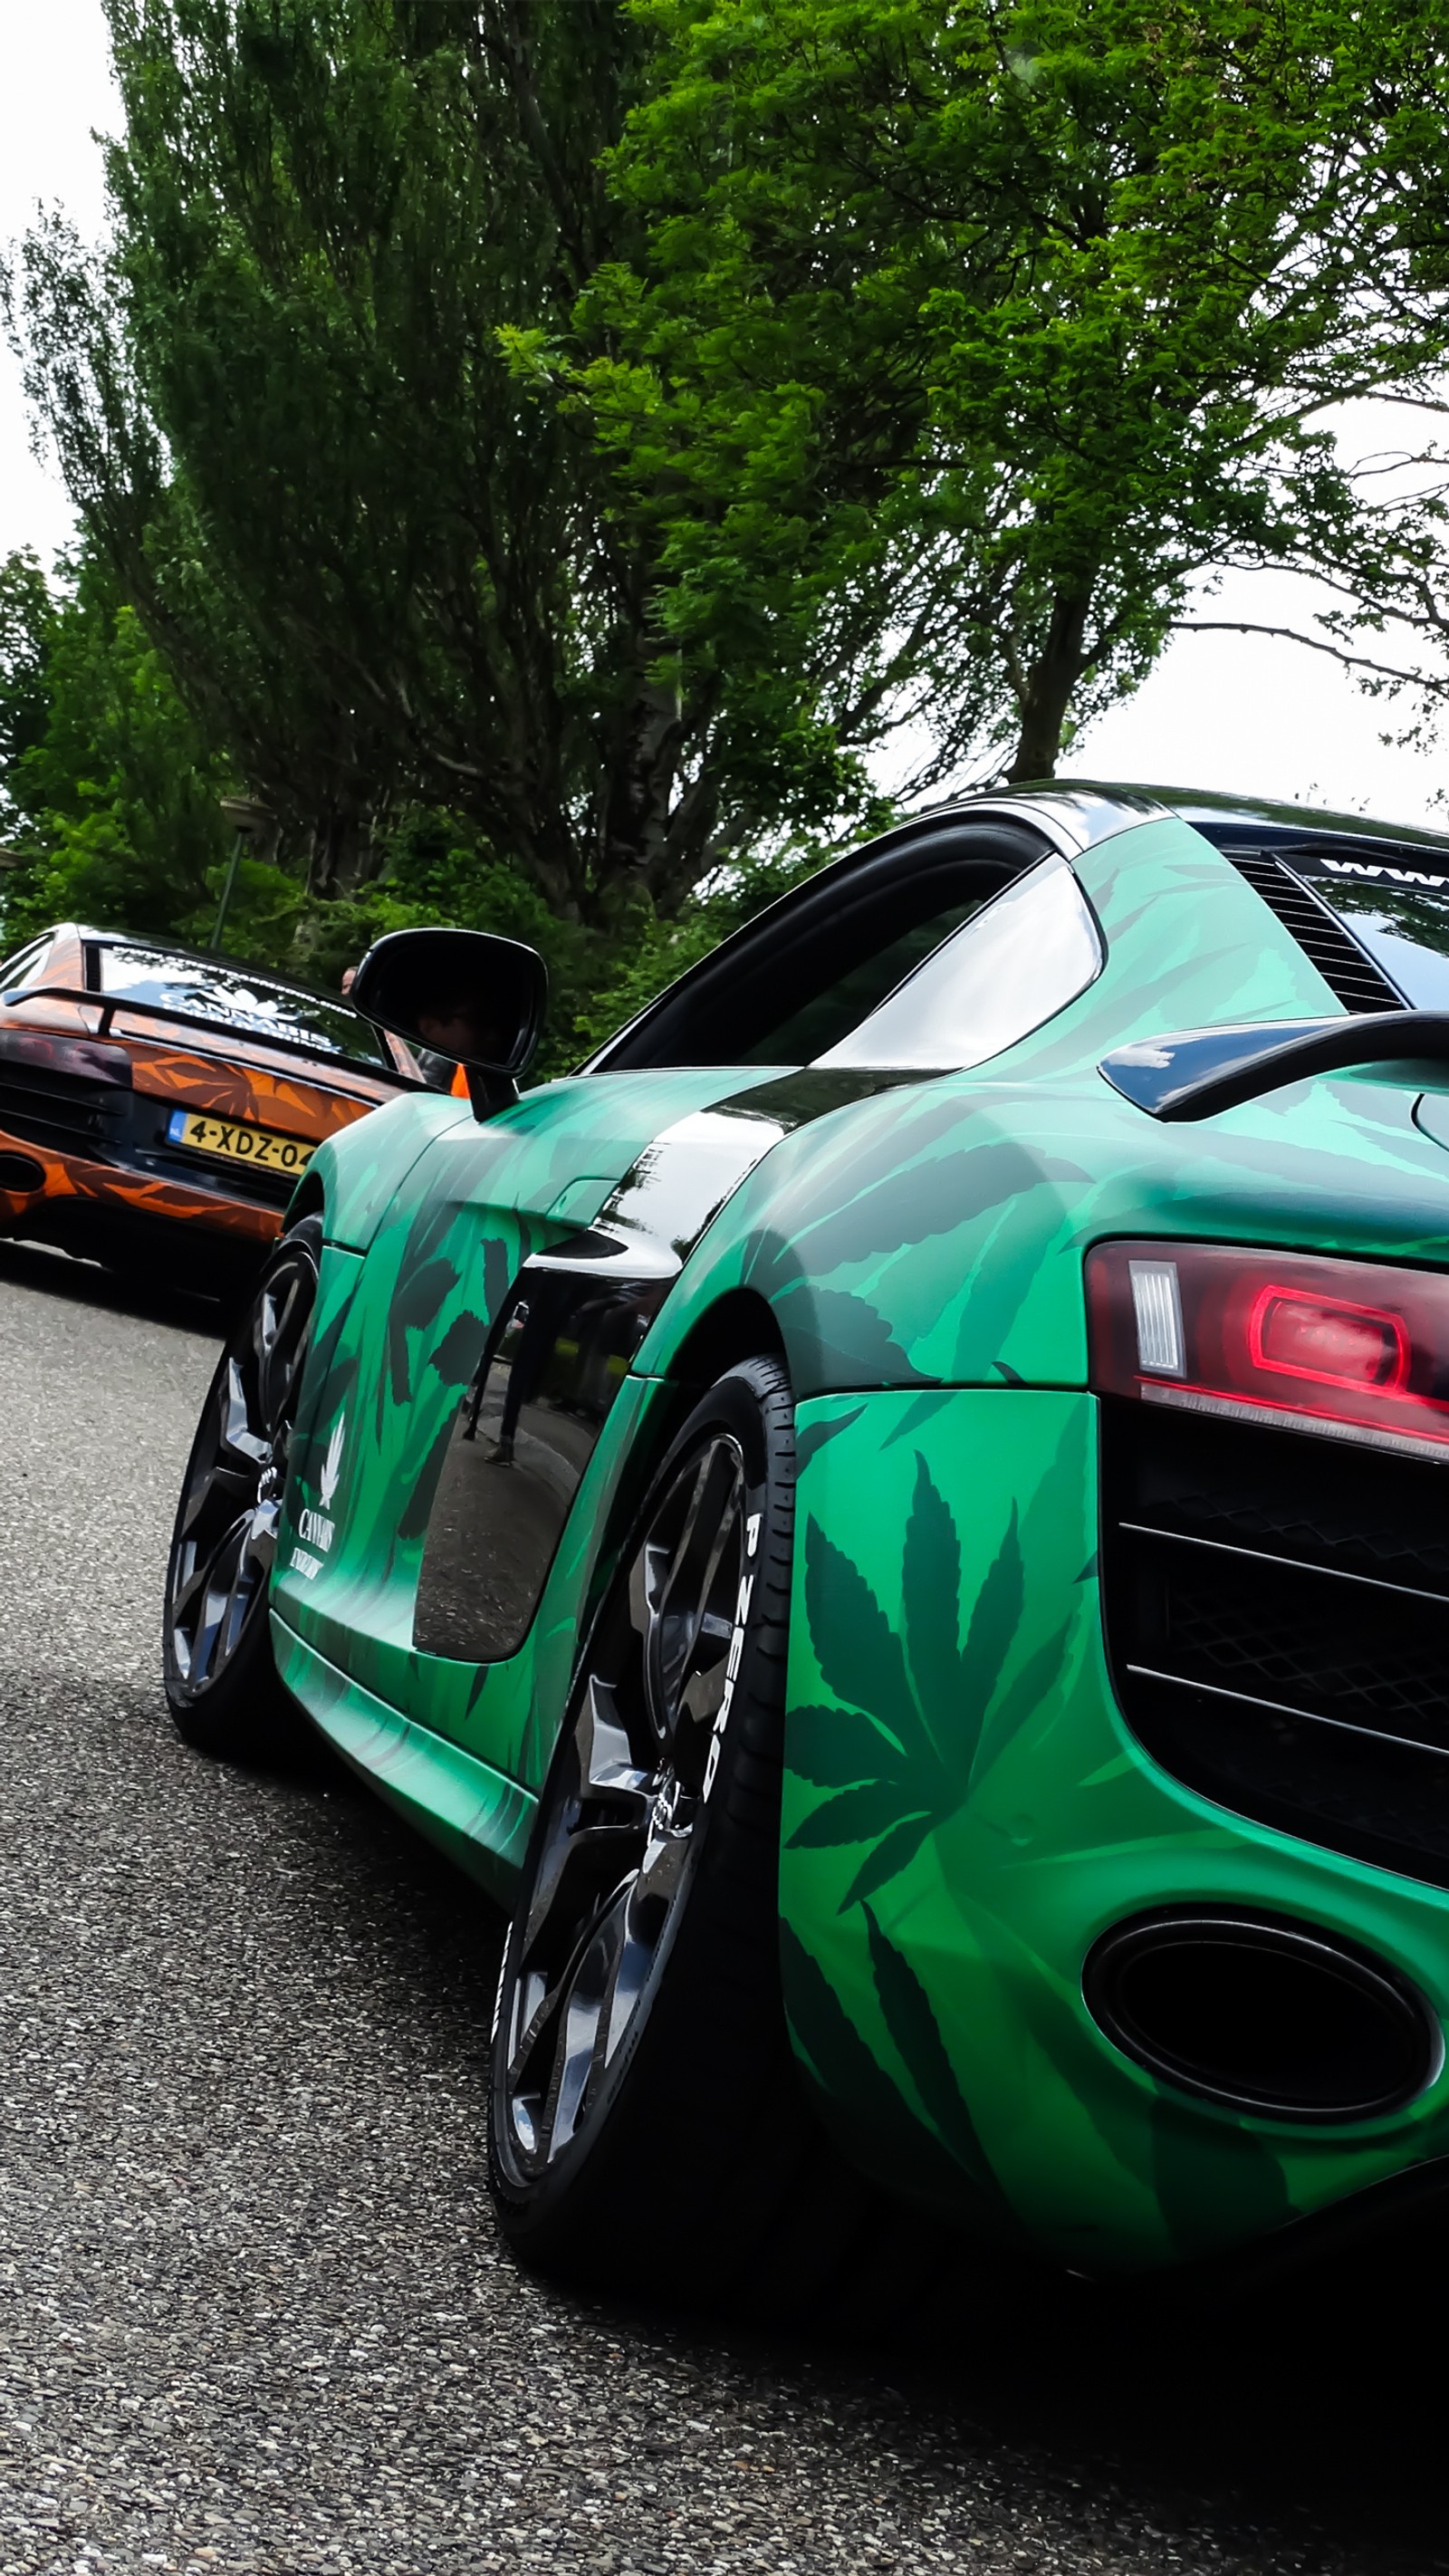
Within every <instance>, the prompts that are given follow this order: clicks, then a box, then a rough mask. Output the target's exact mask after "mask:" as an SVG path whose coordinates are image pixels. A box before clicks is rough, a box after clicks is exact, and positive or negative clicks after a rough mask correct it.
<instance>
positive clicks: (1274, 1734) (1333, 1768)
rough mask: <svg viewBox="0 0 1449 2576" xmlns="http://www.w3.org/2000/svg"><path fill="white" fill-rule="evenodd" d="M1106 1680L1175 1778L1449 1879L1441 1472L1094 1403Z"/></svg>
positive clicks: (1447, 1552)
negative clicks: (1109, 1672) (1098, 1417)
mask: <svg viewBox="0 0 1449 2576" xmlns="http://www.w3.org/2000/svg"><path fill="white" fill-rule="evenodd" d="M1102 1465H1103V1516H1104V1530H1103V1540H1104V1548H1103V1603H1104V1610H1105V1615H1106V1625H1107V1642H1108V1649H1109V1653H1110V1655H1111V1659H1112V1669H1113V1679H1114V1684H1115V1687H1116V1691H1117V1695H1118V1698H1119V1701H1120V1703H1121V1706H1122V1709H1123V1712H1124V1714H1125V1716H1126V1717H1127V1720H1128V1722H1129V1724H1130V1725H1131V1726H1132V1728H1133V1729H1134V1731H1135V1733H1136V1734H1137V1735H1138V1736H1139V1737H1140V1738H1141V1740H1142V1742H1143V1743H1144V1744H1145V1745H1146V1746H1147V1748H1148V1750H1149V1751H1150V1752H1151V1753H1152V1754H1153V1755H1154V1756H1155V1758H1156V1759H1157V1760H1158V1761H1159V1762H1161V1763H1162V1764H1163V1766H1164V1768H1165V1769H1167V1770H1169V1771H1171V1772H1173V1773H1174V1774H1175V1775H1176V1777H1177V1778H1179V1779H1181V1780H1185V1781H1186V1782H1188V1784H1189V1785H1190V1786H1192V1787H1194V1788H1197V1789H1200V1790H1201V1791H1203V1793H1204V1794H1205V1795H1206V1796H1208V1797H1210V1798H1213V1799H1215V1800H1216V1801H1217V1802H1218V1803H1219V1804H1220V1805H1222V1806H1225V1807H1230V1808H1233V1809H1234V1810H1236V1811H1237V1812H1238V1813H1239V1814H1242V1815H1249V1816H1255V1817H1257V1818H1259V1819H1260V1820H1261V1821H1262V1822H1263V1823H1265V1824H1270V1825H1276V1826H1278V1827H1280V1828H1282V1829H1284V1830H1286V1831H1288V1832H1290V1833H1294V1834H1298V1835H1301V1836H1302V1837H1303V1838H1304V1839H1306V1840H1307V1841H1310V1842H1314V1843H1319V1844H1322V1845H1325V1846H1327V1847H1328V1848H1329V1849H1331V1850H1335V1851H1343V1852H1350V1853H1353V1854H1355V1855H1357V1856H1358V1857H1359V1858H1360V1859H1364V1860H1370V1861H1376V1862H1378V1863H1380V1864H1381V1865H1382V1866H1384V1867H1387V1868H1391V1869H1396V1870H1401V1871H1403V1872H1404V1873H1405V1874H1406V1875H1408V1876H1409V1877H1412V1878H1420V1879H1426V1880H1429V1881H1431V1882H1432V1883H1433V1884H1435V1885H1437V1886H1449V1466H1446V1465H1443V1464H1440V1463H1426V1464H1422V1465H1421V1464H1420V1463H1419V1462H1418V1461H1417V1460H1413V1459H1400V1458H1389V1457H1383V1456H1379V1455H1376V1454H1375V1453H1374V1452H1373V1451H1371V1450H1366V1449H1364V1450H1360V1449H1353V1448H1349V1447H1346V1446H1341V1445H1339V1444H1337V1443H1331V1442H1328V1441H1323V1440H1318V1439H1315V1438H1314V1437H1313V1436H1312V1435H1311V1434H1307V1433H1302V1432H1295V1431H1281V1430H1276V1429H1273V1430H1260V1429H1258V1428H1257V1427H1256V1426H1252V1425H1247V1424H1241V1423H1230V1422H1212V1421H1204V1420H1200V1419H1194V1418H1192V1417H1184V1416H1180V1415H1165V1414H1163V1413H1159V1412H1158V1410H1157V1409H1156V1408H1154V1407H1149V1406H1147V1405H1138V1404H1130V1403H1122V1402H1114V1401H1110V1400H1109V1401H1106V1402H1104V1404H1103V1406H1102Z"/></svg>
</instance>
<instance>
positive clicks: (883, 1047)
mask: <svg viewBox="0 0 1449 2576" xmlns="http://www.w3.org/2000/svg"><path fill="white" fill-rule="evenodd" d="M1102 963H1103V955H1102V943H1101V940H1100V938H1099V936H1098V932H1097V925H1096V923H1095V921H1094V920H1093V918H1092V914H1091V911H1090V909H1089V907H1088V904H1087V901H1086V898H1085V896H1084V895H1083V893H1082V890H1081V888H1080V886H1079V885H1078V883H1077V880H1076V878H1075V877H1074V875H1073V874H1072V871H1071V869H1070V868H1069V867H1068V866H1067V863H1066V861H1065V860H1064V859H1059V858H1048V859H1042V860H1041V861H1040V862H1039V863H1038V865H1037V866H1036V867H1034V868H1029V869H1028V870H1027V872H1026V874H1025V875H1024V876H1020V877H1018V878H1017V879H1016V881H1015V882H1014V883H1013V884H1012V885H1009V886H1007V887H1006V888H1005V889H1004V891H1003V892H1002V893H1000V894H998V895H996V896H995V897H994V899H993V900H992V901H991V902H990V903H987V904H983V905H981V906H980V907H979V908H978V909H976V910H975V911H974V912H973V913H972V915H971V918H970V919H969V920H968V921H967V922H966V923H965V924H964V926H963V927H962V928H960V929H958V930H956V932H955V933H954V935H953V936H952V937H950V938H948V939H947V940H945V942H944V943H943V944H942V945H940V946H938V947H936V948H935V950H934V953H933V954H932V955H930V956H928V957H927V958H926V959H925V961H924V963H923V964H921V965H919V966H917V967H916V969H915V971H914V972H913V973H908V974H907V975H906V977H905V979H904V981H902V982H899V983H897V984H896V986H895V988H894V989H893V990H892V991H891V992H889V993H888V994H887V995H886V997H885V998H884V1000H882V1001H881V1002H880V1004H879V1005H878V1006H877V1008H876V1009H874V1010H872V1011H870V1012H869V1013H868V1014H867V1016H866V1017H865V1018H864V1019H862V1020H861V1021H860V1022H859V1024H858V1026H857V1027H855V1028H853V1029H852V1030H851V1031H850V1033H849V1035H848V1036H845V1037H842V1038H841V1039H840V1040H838V1042H837V1043H836V1044H835V1045H833V1046H831V1047H829V1048H828V1049H827V1050H826V1052H825V1053H823V1054H818V1055H816V1056H814V1057H813V1058H812V1059H811V1060H812V1062H814V1063H815V1064H817V1065H869V1066H883V1067H892V1068H900V1069H902V1070H906V1071H912V1072H914V1071H920V1072H923V1073H946V1072H952V1071H955V1070H956V1069H957V1068H959V1067H961V1066H964V1065H971V1064H985V1063H986V1062H987V1061H988V1059H989V1058H990V1057H992V1056H994V1055H1000V1054H1001V1053H1002V1051H1003V1050H1004V1049H1005V1048H1006V1047H1009V1046H1014V1045H1015V1044H1016V1042H1017V1040H1018V1039H1019V1038H1024V1037H1027V1036H1029V1035H1030V1033H1031V1031H1032V1030H1033V1029H1038V1028H1040V1027H1041V1025H1042V1023H1043V1021H1045V1020H1049V1019H1052V1018H1054V1017H1055V1015H1056V1013H1057V1012H1058V1011H1060V1010H1064V1009H1065V1008H1066V1005H1067V1003H1068V1002H1073V1001H1075V1000H1076V997H1077V995H1078V994H1079V993H1082V992H1085V990H1086V988H1087V986H1088V985H1089V984H1090V983H1091V982H1092V981H1093V980H1094V978H1095V977H1096V976H1097V975H1099V974H1100V972H1101V969H1102Z"/></svg>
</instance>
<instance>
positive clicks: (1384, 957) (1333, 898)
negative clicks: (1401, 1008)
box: [1292, 852, 1449, 1011]
mask: <svg viewBox="0 0 1449 2576" xmlns="http://www.w3.org/2000/svg"><path fill="white" fill-rule="evenodd" d="M1292 865H1293V866H1294V867H1295V868H1297V869H1298V871H1299V873H1300V874H1301V875H1303V876H1305V877H1308V878H1310V879H1311V882H1312V885H1313V890H1314V893H1315V894H1318V895H1321V896H1322V898H1323V900H1324V902H1325V903H1327V904H1330V905H1331V906H1332V908H1333V910H1334V911H1335V912H1336V913H1337V914H1338V917H1339V919H1340V921H1341V922H1342V923H1343V925H1344V928H1345V929H1346V930H1351V931H1352V933H1353V935H1354V938H1355V939H1356V940H1357V941H1358V942H1359V945H1360V946H1361V947H1363V948H1366V949H1367V950H1368V953H1369V955H1370V956H1371V957H1372V959H1373V961H1374V964H1375V965H1376V966H1380V967H1382V969H1383V971H1384V973H1385V974H1386V975H1388V976H1390V977H1391V978H1392V979H1393V981H1394V983H1396V984H1397V985H1398V988H1399V990H1400V992H1401V993H1402V994H1403V996H1404V999H1405V1000H1406V1001H1408V1002H1412V1003H1413V1004H1414V1006H1415V1008H1416V1009H1418V1010H1424V1011H1446V1010H1449V878H1446V877H1442V876H1436V875H1433V874H1432V873H1431V872H1430V871H1429V870H1428V869H1426V868H1412V867H1400V866H1396V865H1391V864H1390V863H1389V862H1388V861H1387V860H1384V861H1376V860H1372V859H1331V858H1328V857H1324V858H1322V859H1319V860H1318V861H1317V863H1316V864H1314V865H1311V866H1310V865H1307V864H1305V862H1304V861H1303V859H1301V858H1300V857H1299V856H1298V854H1297V853H1296V852H1295V853H1294V854H1293V859H1292Z"/></svg>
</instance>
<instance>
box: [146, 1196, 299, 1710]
mask: <svg viewBox="0 0 1449 2576" xmlns="http://www.w3.org/2000/svg"><path fill="white" fill-rule="evenodd" d="M321 1244H322V1229H321V1224H320V1222H319V1220H318V1219H317V1218H316V1217H308V1218H305V1219H304V1220H303V1222H302V1224H300V1225H299V1226H297V1227H295V1228H294V1229H293V1231H292V1232H291V1233H290V1234H287V1235H284V1236H283V1237H282V1240H281V1242H280V1243H279V1244H278V1245H277V1247H276V1249H275V1251H274V1252H273V1253H272V1255H271V1257H270V1259H269V1261H268V1262H267V1265H266V1268H265V1270H264V1271H263V1273H262V1277H261V1279H260V1281H259V1282H258V1285H257V1287H256V1289H255V1290H254V1292H253V1295H252V1297H251V1299H250V1301H249V1303H248V1304H247V1306H246V1308H245V1311H244V1313H243V1315H242V1318H241V1321H240V1322H239V1324H238V1325H237V1327H236V1329H235V1331H234V1332H233V1333H232V1334H231V1336H230V1338H229V1339H228V1341H227V1345H226V1348H225V1350H224V1351H223V1353H222V1356H221V1361H220V1365H219V1366H218V1368H217V1372H216V1375H215V1377H214V1378H213V1379H212V1382H211V1386H210V1389H209V1391H208V1393H207V1397H206V1402H205V1404H204V1405H203V1407H202V1412H201V1420H200V1422H199V1423H198V1425H197V1430H196V1437H195V1439H194V1441H193V1442H192V1447H191V1456H190V1458H189V1460H188V1461H187V1467H186V1474H185V1477H184V1479H183V1482H182V1487H181V1501H180V1504H179V1506H178V1509H177V1514H176V1527H175V1530H174V1532H173V1534H172V1540H171V1559H170V1564H169V1567H168V1569H167V1577H166V1626H165V1683H166V1697H167V1700H168V1702H169V1704H170V1708H171V1714H172V1716H173V1717H174V1718H175V1720H176V1723H177V1726H178V1727H179V1728H180V1730H181V1733H182V1734H183V1735H184V1736H185V1737H186V1738H187V1741H188V1742H189V1743H191V1744H194V1745H196V1746H198V1747H199V1749H200V1750H202V1751H203V1752H207V1753H216V1754H221V1755H224V1756H229V1757H231V1758H233V1759H241V1760H244V1759H247V1758H248V1757H258V1758H260V1757H265V1756H267V1755H269V1754H273V1753H275V1752H277V1751H278V1750H280V1749H281V1748H282V1746H283V1744H284V1743H285V1741H286V1739H287V1738H288V1736H289V1735H290V1734H291V1733H292V1732H293V1728H294V1725H295V1719H294V1713H293V1711H292V1706H291V1702H290V1701H289V1700H288V1699H287V1696H286V1694H285V1692H284V1691H283V1689H282V1686H281V1683H280V1681H279V1680H278V1677H277V1671H276V1666H275V1664H274V1662H273V1659H272V1650H271V1639H270V1635H269V1633H268V1627H267V1594H268V1590H269V1588H270V1583H271V1575H272V1567H273V1564H274V1562H275V1558H276V1547H277V1529H278V1524H279V1522H280V1520H281V1513H282V1496H283V1492H284V1490H285V1486H286V1481H287V1463H288V1451H289V1445H290V1441H291V1435H292V1429H293V1424H294V1422H295V1419H296V1407H297V1398H298V1394H299V1392H300V1388H301V1381H302V1368H303V1363H304V1361H305V1359H306V1355H307V1347H308V1343H309V1341H310V1338H311V1330H312V1316H313V1311H314V1308H315V1306H316V1302H317V1278H318V1265H319V1259H320V1254H321Z"/></svg>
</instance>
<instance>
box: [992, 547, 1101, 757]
mask: <svg viewBox="0 0 1449 2576" xmlns="http://www.w3.org/2000/svg"><path fill="white" fill-rule="evenodd" d="M1091 605H1092V592H1091V587H1090V585H1088V587H1087V588H1086V589H1083V590H1078V591H1058V592H1057V594H1056V596H1055V598H1054V599H1053V601H1052V613H1051V618H1050V620H1049V622H1048V626H1047V632H1046V642H1045V643H1044V645H1043V646H1042V649H1041V651H1040V653H1039V654H1038V655H1037V658H1036V660H1035V662H1034V663H1033V664H1032V666H1031V669H1030V671H1029V672H1028V674H1027V679H1026V686H1025V688H1024V690H1023V691H1022V696H1021V732H1020V735H1019V737H1018V739H1017V745H1016V756H1015V758H1014V759H1013V761H1012V764H1011V767H1010V769H1009V770H1008V771H1007V773H1006V775H1007V779H1008V782H1009V784H1010V785H1011V786H1013V787H1018V786H1022V785H1024V784H1025V783H1026V782H1027V781H1029V780H1031V779H1033V778H1052V777H1054V776H1055V774H1056V765H1057V760H1058V757H1059V755H1060V752H1061V747H1062V730H1063V727H1064V726H1065V724H1066V720H1067V710H1068V708H1069V707H1070V705H1071V702H1072V691H1073V690H1074V689H1075V687H1076V685H1077V682H1078V681H1079V680H1080V678H1081V676H1082V673H1083V671H1084V669H1085V668H1086V655H1085V653H1084V651H1083V649H1082V648H1083V640H1084V638H1085V635H1086V631H1087V616H1088V612H1089V610H1090V608H1091Z"/></svg>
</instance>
